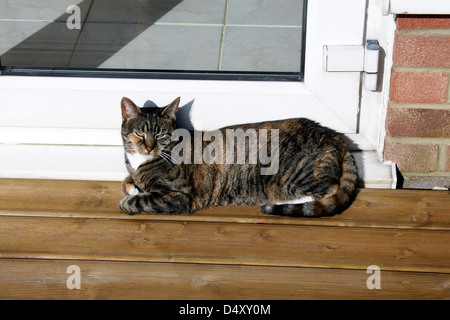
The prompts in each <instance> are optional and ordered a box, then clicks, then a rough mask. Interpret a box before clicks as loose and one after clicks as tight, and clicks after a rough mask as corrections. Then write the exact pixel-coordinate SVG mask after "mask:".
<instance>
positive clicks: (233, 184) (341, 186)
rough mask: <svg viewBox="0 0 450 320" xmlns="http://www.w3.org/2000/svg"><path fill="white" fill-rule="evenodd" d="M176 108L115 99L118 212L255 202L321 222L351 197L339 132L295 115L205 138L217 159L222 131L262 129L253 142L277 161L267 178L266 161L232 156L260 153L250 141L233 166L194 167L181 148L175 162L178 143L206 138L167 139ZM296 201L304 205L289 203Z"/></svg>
mask: <svg viewBox="0 0 450 320" xmlns="http://www.w3.org/2000/svg"><path fill="white" fill-rule="evenodd" d="M179 103H180V98H177V99H175V100H174V101H173V102H172V103H170V104H168V105H167V106H165V107H163V108H159V107H151V108H139V107H138V106H136V105H135V104H134V102H132V101H131V100H130V99H128V98H126V97H124V98H122V101H121V111H122V127H121V131H122V140H123V145H124V150H125V164H126V167H127V170H128V172H129V175H128V176H127V177H126V178H125V180H124V181H123V184H122V189H123V193H124V197H123V198H122V199H121V200H120V202H119V207H120V209H121V210H122V211H124V212H125V213H128V214H137V213H149V214H151V213H166V214H176V213H192V212H195V211H197V210H200V209H204V208H207V207H213V206H227V205H260V210H261V211H262V212H263V213H267V214H273V215H281V216H293V217H320V216H332V215H335V214H337V213H341V212H342V211H344V210H345V209H346V208H348V207H349V206H350V204H351V203H352V201H353V200H354V198H355V195H356V193H357V189H356V186H357V179H358V175H357V167H356V163H355V160H354V158H353V156H352V154H351V153H350V150H349V148H348V146H347V143H346V142H345V139H344V136H343V135H342V134H340V133H338V132H336V131H334V130H332V129H329V128H327V127H323V126H321V125H319V124H318V123H316V122H314V121H311V120H308V119H305V118H297V119H286V120H278V121H267V122H260V123H249V124H242V125H234V126H228V127H225V128H221V129H219V130H217V131H216V135H215V139H214V140H213V139H211V135H210V141H214V142H216V146H222V147H223V150H219V149H216V151H215V152H216V155H217V154H218V153H220V152H223V154H226V153H227V152H228V153H229V151H228V149H227V150H225V147H224V146H225V145H226V142H225V141H219V140H220V139H225V137H226V133H228V132H234V131H236V130H241V131H240V132H250V131H249V130H253V131H252V132H256V133H258V132H259V133H261V132H266V133H267V135H266V136H265V137H262V136H260V137H257V139H258V141H259V143H261V141H263V140H264V139H266V142H267V145H269V144H270V148H269V149H270V151H269V150H267V154H269V153H270V154H271V155H272V156H273V155H277V157H278V158H277V161H278V164H277V165H278V168H276V169H277V170H276V171H275V170H274V172H272V174H262V171H261V170H262V169H263V168H264V165H267V161H266V162H265V163H264V164H263V163H262V162H261V161H258V159H257V158H256V157H253V159H256V162H255V160H254V161H246V163H242V161H240V162H239V161H236V160H237V157H238V154H239V153H240V155H242V154H244V155H245V156H247V158H248V159H250V156H251V153H255V151H256V152H259V151H263V150H262V149H261V147H260V148H259V150H255V149H251V146H250V143H247V144H245V146H242V145H241V148H240V150H236V151H237V152H236V153H235V154H234V155H233V157H232V158H231V159H232V160H234V161H235V162H234V163H229V161H228V162H227V163H223V161H222V162H220V161H218V162H217V163H216V162H213V163H211V162H208V163H206V162H205V161H203V163H198V161H197V162H195V161H194V160H195V159H194V157H195V155H194V153H195V152H191V153H192V154H188V152H186V150H183V153H186V154H183V158H182V159H184V160H185V161H179V159H178V160H175V156H177V155H181V153H178V151H177V152H174V150H175V148H179V146H180V143H181V142H180V141H182V140H184V139H188V140H189V139H190V141H184V142H185V143H187V142H190V143H192V145H195V144H196V143H197V146H198V143H199V141H201V140H205V138H204V136H203V138H202V134H205V135H206V134H208V132H204V133H202V132H193V131H189V135H188V136H184V137H183V139H180V138H175V139H174V133H175V132H176V130H179V129H178V127H177V124H176V113H177V110H178V106H179ZM245 130H246V131H245ZM186 132H188V131H186ZM273 133H277V134H278V136H277V135H274V134H273ZM199 134H200V135H199ZM218 134H221V135H218ZM199 137H200V138H199ZM218 137H219V138H218ZM274 137H275V138H277V139H274ZM263 138H264V139H263ZM195 139H197V141H195ZM198 139H200V140H198ZM206 140H207V139H206ZM216 140H217V141H216ZM274 140H277V141H275V142H277V143H276V144H273V142H274ZM218 142H220V144H217V143H218ZM200 143H201V145H200V151H201V152H206V151H207V149H206V148H208V147H207V145H208V142H207V141H206V142H205V141H201V142H200ZM261 145H263V144H259V145H258V146H261ZM229 155H230V154H229ZM201 159H203V158H201ZM227 159H230V158H227ZM197 160H198V159H197ZM274 160H275V159H274ZM236 162H238V163H236ZM265 168H266V169H267V166H266V167H265ZM305 197H306V198H305ZM302 198H303V199H304V200H305V199H306V200H309V201H308V202H303V203H295V202H296V201H298V200H299V199H302Z"/></svg>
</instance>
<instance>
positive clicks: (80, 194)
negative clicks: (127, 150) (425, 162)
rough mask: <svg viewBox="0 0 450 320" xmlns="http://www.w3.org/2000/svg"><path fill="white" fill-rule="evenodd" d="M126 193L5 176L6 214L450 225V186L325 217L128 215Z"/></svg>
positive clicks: (110, 185)
mask: <svg viewBox="0 0 450 320" xmlns="http://www.w3.org/2000/svg"><path fill="white" fill-rule="evenodd" d="M120 197H121V191H120V183H119V182H108V181H67V180H27V179H0V215H16V216H48V217H52V216H53V217H55V216H66V217H80V218H110V219H131V220H168V221H210V222H239V223H258V224H260V223H268V224H292V225H321V226H346V227H381V228H413V229H430V230H450V210H449V209H448V208H449V204H450V201H449V200H450V192H448V191H424V190H380V189H361V190H360V192H359V194H358V196H357V198H356V200H355V202H354V203H353V205H352V206H351V207H350V208H349V209H348V210H346V211H345V212H344V213H342V214H340V215H338V216H334V217H329V218H327V217H326V218H320V219H308V218H300V219H296V218H289V217H276V216H268V215H264V214H262V213H261V212H260V211H259V209H258V207H256V206H255V207H245V206H242V207H218V208H210V209H206V210H202V211H200V212H196V213H194V214H192V215H171V216H169V215H135V216H127V215H125V214H123V213H122V212H120V210H119V209H118V207H117V203H118V202H119V200H120Z"/></svg>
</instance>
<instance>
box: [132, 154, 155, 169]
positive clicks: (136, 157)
mask: <svg viewBox="0 0 450 320" xmlns="http://www.w3.org/2000/svg"><path fill="white" fill-rule="evenodd" d="M126 154H127V158H128V162H129V163H130V165H131V167H132V168H133V170H137V169H138V168H139V166H140V165H141V164H143V163H144V162H147V161H149V160H152V159H154V158H155V156H154V155H152V154H151V153H149V154H141V153H138V152H135V153H128V152H127V153H126Z"/></svg>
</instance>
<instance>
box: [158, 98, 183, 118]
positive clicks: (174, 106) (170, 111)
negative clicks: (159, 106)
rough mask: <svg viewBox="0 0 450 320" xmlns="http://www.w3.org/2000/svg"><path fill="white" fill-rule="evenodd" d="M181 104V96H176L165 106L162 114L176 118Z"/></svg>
mask: <svg viewBox="0 0 450 320" xmlns="http://www.w3.org/2000/svg"><path fill="white" fill-rule="evenodd" d="M179 105H180V97H178V98H176V99H175V100H173V101H172V102H171V103H170V104H169V105H167V106H165V107H164V108H163V110H162V111H161V115H163V116H168V117H171V118H173V119H175V118H176V116H175V114H176V113H177V110H178V106H179Z"/></svg>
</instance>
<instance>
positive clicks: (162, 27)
mask: <svg viewBox="0 0 450 320" xmlns="http://www.w3.org/2000/svg"><path fill="white" fill-rule="evenodd" d="M73 4H75V5H78V6H79V7H80V9H81V26H82V27H81V29H79V30H78V29H68V28H67V26H66V21H67V19H68V17H69V16H70V15H71V13H66V9H67V7H68V6H70V5H73ZM302 16H303V0H283V1H279V0H83V1H80V0H78V1H77V0H34V1H33V0H0V54H1V61H2V64H3V65H11V66H43V67H83V68H118V69H123V68H125V69H160V70H204V71H217V70H219V71H274V72H298V71H300V60H301V46H302V44H301V39H302Z"/></svg>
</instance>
